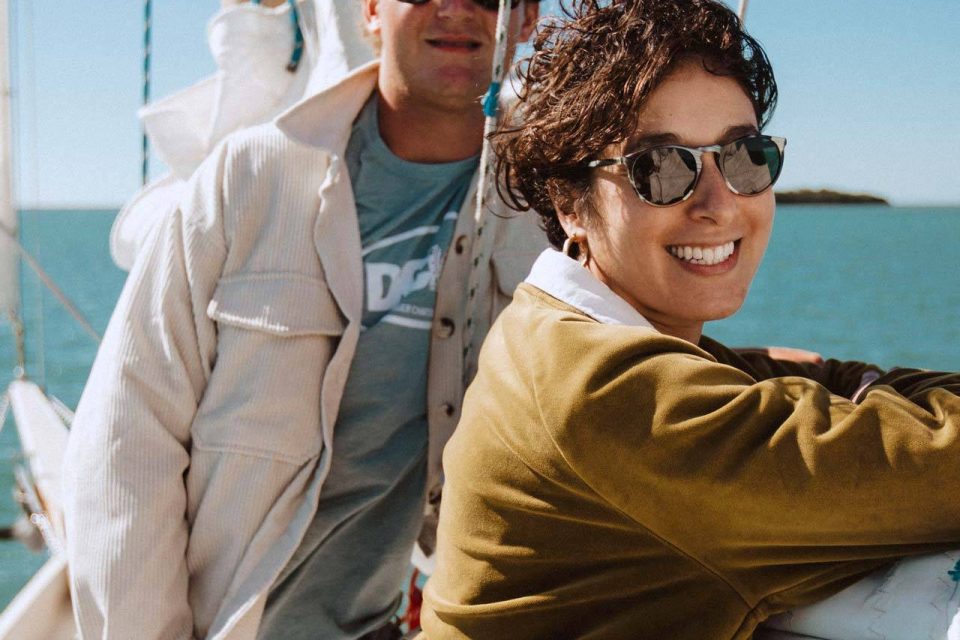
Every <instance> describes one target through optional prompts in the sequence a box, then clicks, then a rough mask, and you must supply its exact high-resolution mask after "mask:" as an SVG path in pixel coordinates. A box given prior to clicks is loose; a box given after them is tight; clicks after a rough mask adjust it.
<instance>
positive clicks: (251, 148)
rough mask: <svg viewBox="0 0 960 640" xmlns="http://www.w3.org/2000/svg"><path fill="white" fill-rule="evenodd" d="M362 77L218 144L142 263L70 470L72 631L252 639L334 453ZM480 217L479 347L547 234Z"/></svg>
mask: <svg viewBox="0 0 960 640" xmlns="http://www.w3.org/2000/svg"><path fill="white" fill-rule="evenodd" d="M376 77H377V65H376V64H375V63H374V64H370V65H367V66H366V67H362V68H361V69H358V70H357V71H356V72H355V73H353V74H351V75H350V76H348V77H347V78H345V79H344V80H343V81H342V82H341V83H339V84H338V85H336V86H334V87H332V88H331V89H329V90H327V91H325V92H323V93H321V94H319V95H317V96H314V97H312V98H309V99H307V100H305V101H304V102H302V103H300V104H299V105H297V106H295V107H293V108H292V109H291V110H290V111H288V112H287V113H286V114H284V115H282V116H280V117H279V118H278V119H277V120H276V121H275V122H274V123H272V124H269V125H263V126H261V127H257V128H254V129H250V130H247V131H244V132H241V133H239V134H237V135H234V136H232V137H231V138H229V139H228V140H227V141H226V142H225V143H224V144H222V145H221V146H220V147H219V148H218V150H217V151H216V152H214V154H213V155H212V156H211V157H210V158H208V159H207V160H206V161H205V162H204V164H203V165H202V166H201V168H200V169H199V170H198V172H197V173H196V174H195V175H194V177H193V178H192V179H191V184H190V185H189V188H188V190H187V195H186V197H185V198H184V199H183V201H182V203H181V206H180V207H179V208H178V209H177V211H176V212H175V214H174V215H173V216H172V217H171V218H170V219H169V220H167V221H166V223H165V224H163V225H162V227H161V228H160V229H158V231H157V232H156V236H155V237H154V238H153V241H152V243H151V245H150V246H148V247H147V248H146V249H145V250H144V251H143V252H142V254H141V256H140V257H139V258H138V261H137V264H136V265H135V266H134V268H133V270H132V272H131V274H130V277H129V279H128V281H127V284H126V286H125V288H124V291H123V293H122V295H121V297H120V300H119V302H118V304H117V308H116V310H115V312H114V315H113V318H112V320H111V321H110V325H109V327H108V329H107V333H106V336H105V338H104V342H103V345H102V347H101V349H100V352H99V354H98V355H97V359H96V362H95V364H94V367H93V371H92V373H91V377H90V380H89V382H88V384H87V387H86V389H85V391H84V393H83V397H82V399H81V401H80V406H79V408H78V411H77V416H76V420H75V422H74V425H73V429H72V432H71V434H70V442H69V447H68V452H67V458H66V470H65V482H66V483H67V486H66V487H65V494H66V496H67V499H66V526H67V538H68V542H67V546H68V553H69V560H70V572H71V591H72V596H73V599H74V608H75V612H76V616H77V619H78V622H79V625H80V628H81V630H82V634H83V637H84V638H123V639H129V638H138V639H148V638H158V639H160V638H163V639H168V638H177V639H179V638H191V637H200V638H204V637H209V638H217V639H227V638H230V639H231V640H232V639H246V638H254V637H255V635H256V631H257V628H258V625H259V622H260V618H261V615H262V612H263V608H264V604H265V601H266V596H267V592H268V590H269V588H270V586H271V585H272V583H273V581H274V580H275V579H276V576H277V575H278V573H279V572H280V571H281V569H282V568H283V567H284V566H285V564H286V562H287V560H288V559H289V558H290V556H291V554H292V553H293V551H294V550H295V549H296V548H297V546H298V544H299V543H300V540H301V537H302V535H303V533H304V531H305V530H306V527H307V526H308V524H309V523H310V521H311V520H312V518H313V516H314V513H315V511H316V508H317V504H318V501H319V500H321V499H322V486H323V481H324V478H325V476H326V474H327V472H328V469H329V466H330V459H331V455H336V440H335V438H334V424H335V422H336V418H337V411H338V408H339V404H340V399H341V395H342V393H343V388H344V383H345V381H346V378H347V373H348V370H349V367H350V363H351V361H352V359H353V356H354V352H355V347H356V344H357V337H358V335H359V331H360V318H361V312H362V309H361V306H362V298H363V288H362V277H363V267H362V262H361V247H360V237H359V231H358V224H357V215H356V208H355V205H354V200H353V192H352V189H351V185H350V179H349V175H348V173H347V171H346V167H345V163H344V162H343V160H342V156H343V153H344V150H345V148H346V145H347V141H348V137H349V133H350V129H351V124H352V122H353V120H354V119H355V117H356V115H357V113H358V112H359V111H360V109H361V107H362V106H363V104H364V103H365V102H366V100H367V98H368V97H369V96H370V93H371V91H373V89H374V86H375V83H376ZM384 186H385V188H390V185H384ZM475 187H476V179H475V181H474V187H473V189H472V190H475ZM393 188H403V185H393ZM473 200H474V196H473V194H472V193H471V194H469V195H468V196H467V198H466V200H465V202H464V206H463V210H462V211H461V215H460V219H459V221H458V222H457V226H456V231H455V236H454V241H453V244H452V245H451V248H450V251H449V252H448V255H447V259H446V261H445V263H444V267H443V270H442V273H441V276H440V280H439V283H438V288H437V300H436V309H435V322H434V326H435V329H434V331H433V332H432V337H431V342H430V359H429V373H428V421H429V438H430V442H429V454H428V460H429V463H428V464H429V479H428V482H429V485H428V488H429V494H430V495H434V494H435V493H436V490H437V489H438V487H439V484H440V454H441V451H442V448H443V445H444V444H445V443H446V441H447V439H448V438H449V436H450V435H451V433H452V432H453V429H454V426H455V425H456V423H457V420H458V418H459V413H460V401H461V398H462V396H463V390H464V387H465V383H466V382H467V381H468V380H469V379H470V377H472V375H473V372H474V371H475V368H476V365H475V362H474V361H470V362H464V350H465V349H464V347H465V346H466V345H465V343H464V331H463V327H464V323H465V318H464V314H465V302H464V298H465V293H466V289H467V287H466V282H467V277H468V271H469V269H468V262H469V261H470V239H471V238H472V237H473V224H474V223H473V215H472V207H473ZM494 209H495V212H497V211H496V209H502V211H500V213H507V212H506V210H505V208H504V207H503V205H502V203H499V202H498V203H496V204H495V205H494ZM508 215H509V214H508ZM487 225H488V226H487V229H485V232H484V235H486V234H491V233H492V235H491V236H488V237H491V238H493V240H492V243H493V246H492V250H491V252H490V254H489V255H490V256H491V258H490V259H489V261H486V262H485V263H484V264H482V265H481V267H480V269H481V271H480V278H479V292H480V296H479V298H480V302H479V303H478V305H477V310H476V312H475V315H474V318H473V321H474V323H475V326H476V335H477V336H478V337H482V336H483V335H485V333H486V331H487V329H488V328H489V325H490V323H491V322H492V319H493V318H494V317H495V316H496V315H497V314H498V313H499V311H500V310H501V309H502V308H503V306H505V305H506V303H507V302H509V299H510V295H511V294H512V292H513V289H514V288H515V287H516V285H517V283H519V282H520V281H521V280H522V279H523V277H524V275H525V274H526V272H527V270H528V268H529V266H530V264H531V263H532V262H533V260H534V259H535V258H536V255H537V254H538V253H539V251H540V250H541V248H542V246H543V245H544V243H545V240H544V239H543V234H542V232H541V231H539V230H538V229H537V228H536V225H535V224H533V222H532V220H530V217H529V216H521V217H513V218H501V217H498V216H497V215H491V216H489V222H488V223H487ZM399 371H404V374H403V375H407V374H408V373H407V372H405V370H404V369H403V368H402V367H401V368H398V372H399Z"/></svg>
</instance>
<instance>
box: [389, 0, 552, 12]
mask: <svg viewBox="0 0 960 640" xmlns="http://www.w3.org/2000/svg"><path fill="white" fill-rule="evenodd" d="M534 1H535V2H538V1H539V0H534ZM400 2H406V3H407V4H427V3H428V2H430V0H400ZM473 3H474V4H476V5H479V6H480V7H482V8H484V9H486V10H487V11H497V10H498V9H499V8H500V0H473ZM519 6H520V0H510V8H511V9H516V8H517V7H519Z"/></svg>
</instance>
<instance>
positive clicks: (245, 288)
mask: <svg viewBox="0 0 960 640" xmlns="http://www.w3.org/2000/svg"><path fill="white" fill-rule="evenodd" d="M207 315H208V316H209V317H210V318H211V319H213V320H214V321H215V322H216V323H217V356H216V361H215V363H214V366H213V370H212V372H211V374H210V379H209V381H208V382H207V388H206V391H205V392H204V396H203V399H202V401H201V403H200V407H199V410H198V413H197V417H196V419H195V420H194V429H193V439H194V446H195V447H199V448H201V449H212V450H219V451H224V452H233V453H239V454H244V455H253V456H263V457H267V458H271V459H277V460H283V461H285V462H289V463H293V464H299V463H303V462H305V461H306V460H308V459H309V458H311V457H314V456H317V455H319V453H320V450H321V448H322V436H321V433H322V431H321V426H320V388H321V383H322V380H323V376H324V375H326V373H327V366H328V365H329V362H330V358H331V356H332V354H333V352H334V349H335V348H336V345H337V343H338V340H339V337H340V335H341V334H342V333H343V330H344V327H345V320H344V318H343V316H342V315H341V313H340V310H339V308H338V307H337V304H336V301H335V300H334V299H333V296H332V294H331V293H330V290H329V289H328V288H327V286H326V283H324V282H323V281H322V280H318V279H316V278H310V277H307V276H302V275H299V274H290V273H259V274H247V275H242V276H232V277H229V278H224V279H223V280H221V282H220V283H219V284H218V285H217V289H216V291H215V292H214V295H213V299H212V300H211V301H210V305H209V306H208V308H207Z"/></svg>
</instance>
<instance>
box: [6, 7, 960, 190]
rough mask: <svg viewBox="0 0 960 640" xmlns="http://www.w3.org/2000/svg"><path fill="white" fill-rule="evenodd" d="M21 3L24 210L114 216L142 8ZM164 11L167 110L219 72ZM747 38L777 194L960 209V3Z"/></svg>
mask: <svg viewBox="0 0 960 640" xmlns="http://www.w3.org/2000/svg"><path fill="white" fill-rule="evenodd" d="M337 1H349V0H337ZM384 1H393V0H384ZM10 3H11V5H12V10H13V13H14V16H13V17H14V20H15V23H16V25H17V27H18V28H17V33H16V34H15V38H14V41H13V46H14V48H15V52H14V64H15V69H14V74H13V79H14V84H15V87H14V89H15V91H16V97H17V102H16V103H15V109H16V113H15V115H16V116H17V117H18V122H17V125H16V131H15V143H16V147H15V153H16V154H17V166H18V167H19V174H18V176H17V179H16V189H17V193H18V196H19V202H20V203H21V205H22V206H24V207H33V206H38V205H40V206H50V207H59V206H116V205H118V204H119V203H121V202H122V201H123V200H124V199H125V198H126V197H127V196H128V195H129V194H131V193H132V192H133V191H134V190H135V189H136V188H137V187H138V184H139V171H140V169H139V166H140V161H139V148H140V134H139V125H138V123H137V120H136V117H135V111H136V108H137V106H138V105H139V101H140V94H141V75H140V74H141V71H140V69H141V64H142V58H141V56H142V51H141V42H142V28H143V16H142V11H143V7H142V3H139V2H134V1H132V0H104V1H101V2H97V3H87V2H62V1H54V0H10ZM153 4H154V18H153V31H154V33H153V36H154V49H153V54H154V57H153V60H154V65H153V95H154V96H155V97H156V96H162V95H165V94H167V93H170V92H171V91H173V90H175V89H178V88H181V87H184V86H186V85H188V84H190V83H191V82H193V81H195V80H197V79H199V78H201V77H202V76H204V75H207V74H209V73H210V72H211V71H212V70H213V62H212V61H211V59H210V55H209V53H208V52H207V50H206V42H205V25H206V21H207V19H208V18H209V16H210V15H212V14H213V12H214V11H215V10H216V9H217V7H218V5H219V0H154V2H153ZM552 4H553V0H550V1H549V2H546V3H545V6H546V7H550V6H552ZM729 4H731V5H732V6H734V7H735V6H736V4H737V0H729ZM747 26H748V28H749V30H750V31H751V33H752V34H753V35H754V36H755V37H756V38H757V39H758V40H760V42H761V43H763V45H764V46H765V48H766V50H767V52H768V54H769V56H770V58H771V60H772V61H773V64H774V69H775V71H776V72H777V78H778V82H779V87H780V106H779V108H778V110H777V114H776V116H775V117H774V120H773V122H772V123H771V125H770V126H769V128H768V131H769V132H771V133H776V134H779V135H784V136H786V137H787V138H788V139H789V141H790V142H789V146H788V160H787V164H786V167H785V169H784V175H783V176H782V178H781V182H780V187H781V188H799V187H815V188H819V187H829V188H839V189H845V190H854V191H868V192H873V193H879V194H881V195H884V196H886V197H888V198H890V199H891V200H892V201H893V202H894V203H895V204H903V205H908V204H960V0H914V1H912V2H908V1H906V0H790V1H785V0H751V2H750V6H749V11H748V13H747ZM154 165H155V168H157V167H156V162H154Z"/></svg>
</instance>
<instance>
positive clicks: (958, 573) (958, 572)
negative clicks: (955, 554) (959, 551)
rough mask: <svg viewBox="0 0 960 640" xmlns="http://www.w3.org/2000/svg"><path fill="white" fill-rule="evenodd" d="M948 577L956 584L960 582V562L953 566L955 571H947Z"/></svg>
mask: <svg viewBox="0 0 960 640" xmlns="http://www.w3.org/2000/svg"><path fill="white" fill-rule="evenodd" d="M947 575H948V576H950V579H951V580H953V581H954V582H960V560H957V563H956V564H955V565H953V569H951V570H950V571H947Z"/></svg>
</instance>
